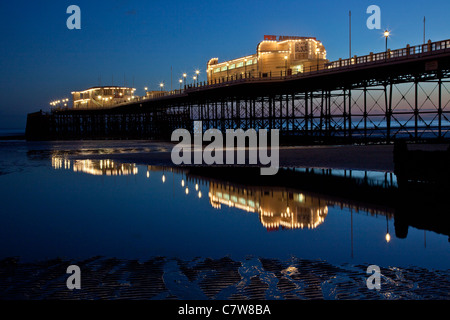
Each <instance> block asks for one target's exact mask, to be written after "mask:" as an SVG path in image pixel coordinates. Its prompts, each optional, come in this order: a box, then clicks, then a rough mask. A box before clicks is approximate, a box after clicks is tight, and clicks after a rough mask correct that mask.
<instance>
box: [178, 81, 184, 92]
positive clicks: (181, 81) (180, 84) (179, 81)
mask: <svg viewBox="0 0 450 320" xmlns="http://www.w3.org/2000/svg"><path fill="white" fill-rule="evenodd" d="M179 82H180V91H181V84H182V83H183V80H182V79H180V80H179Z"/></svg>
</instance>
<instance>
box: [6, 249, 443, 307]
mask: <svg viewBox="0 0 450 320" xmlns="http://www.w3.org/2000/svg"><path fill="white" fill-rule="evenodd" d="M71 264H76V265H78V266H79V267H80V269H81V290H73V291H71V290H68V289H67V287H66V280H67V278H68V276H69V275H68V274H66V268H67V266H69V265H71ZM366 268H367V266H363V265H349V264H343V265H332V264H330V263H328V262H326V261H317V260H305V259H297V258H292V259H290V260H289V261H281V260H276V259H265V258H255V257H249V258H247V259H244V260H242V261H235V260H232V259H231V258H228V257H224V258H222V259H210V258H196V259H192V260H180V259H175V258H166V257H154V258H151V259H149V260H148V261H145V262H141V261H137V260H122V259H115V258H104V257H92V258H90V259H87V260H82V261H70V260H64V259H54V260H47V261H40V262H35V263H21V262H20V261H18V260H17V259H15V258H9V259H4V260H1V261H0V299H2V300H8V299H32V300H35V299H38V300H39V299H64V300H65V299H76V300H80V299H81V300H85V299H94V300H95V299H97V300H98V299H100V300H102V299H105V300H112V299H155V300H167V299H175V300H177V299H179V300H211V299H214V300H234V299H238V300H248V299H259V300H291V299H326V300H391V299H394V300H398V299H400V300H448V299H450V270H446V271H437V270H427V269H423V268H415V267H411V268H390V267H388V268H381V275H382V276H381V290H379V291H377V290H369V289H368V288H367V286H366V279H367V277H368V275H367V274H366Z"/></svg>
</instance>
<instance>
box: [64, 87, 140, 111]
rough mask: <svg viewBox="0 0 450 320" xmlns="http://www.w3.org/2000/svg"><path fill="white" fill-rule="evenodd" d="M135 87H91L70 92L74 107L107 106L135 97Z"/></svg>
mask: <svg viewBox="0 0 450 320" xmlns="http://www.w3.org/2000/svg"><path fill="white" fill-rule="evenodd" d="M135 91H136V89H133V88H127V87H114V86H109V87H93V88H89V89H87V90H84V91H74V92H72V99H73V108H74V109H94V108H107V107H111V106H113V105H115V104H118V103H122V102H129V101H131V100H133V99H135V96H134V92H135Z"/></svg>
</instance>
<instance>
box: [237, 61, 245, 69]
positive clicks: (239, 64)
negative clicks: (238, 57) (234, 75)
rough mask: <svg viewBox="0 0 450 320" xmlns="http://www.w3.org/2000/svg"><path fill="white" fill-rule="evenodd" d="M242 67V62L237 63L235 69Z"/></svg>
mask: <svg viewBox="0 0 450 320" xmlns="http://www.w3.org/2000/svg"><path fill="white" fill-rule="evenodd" d="M243 66H244V62H239V63H238V64H237V65H236V68H240V67H243Z"/></svg>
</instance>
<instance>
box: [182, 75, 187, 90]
mask: <svg viewBox="0 0 450 320" xmlns="http://www.w3.org/2000/svg"><path fill="white" fill-rule="evenodd" d="M186 77H187V74H186V73H183V78H184V86H185V87H186Z"/></svg>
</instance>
